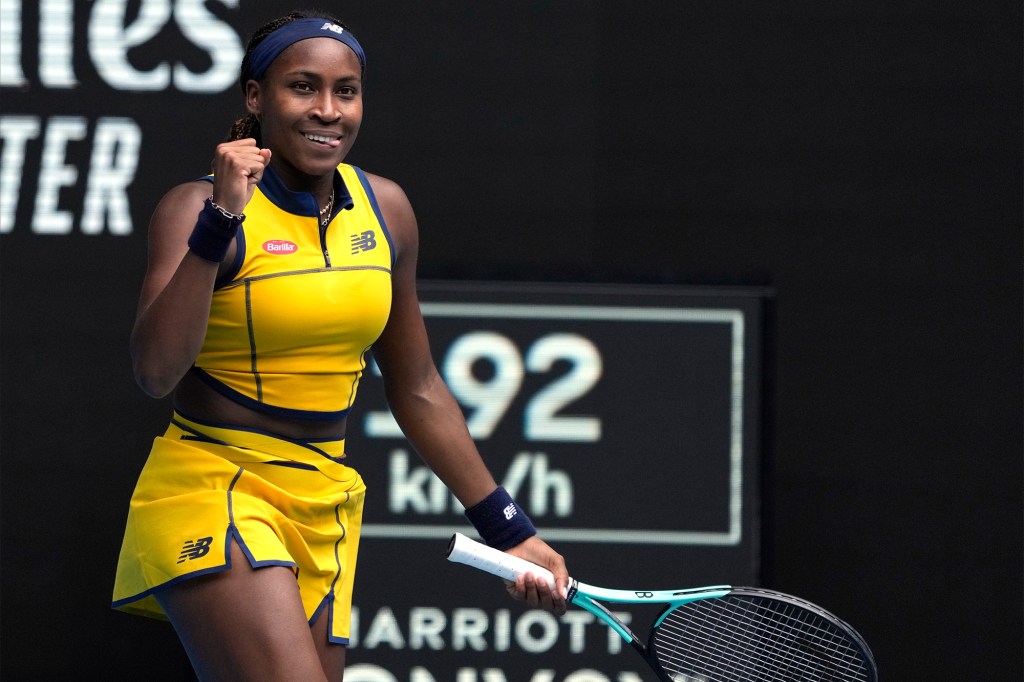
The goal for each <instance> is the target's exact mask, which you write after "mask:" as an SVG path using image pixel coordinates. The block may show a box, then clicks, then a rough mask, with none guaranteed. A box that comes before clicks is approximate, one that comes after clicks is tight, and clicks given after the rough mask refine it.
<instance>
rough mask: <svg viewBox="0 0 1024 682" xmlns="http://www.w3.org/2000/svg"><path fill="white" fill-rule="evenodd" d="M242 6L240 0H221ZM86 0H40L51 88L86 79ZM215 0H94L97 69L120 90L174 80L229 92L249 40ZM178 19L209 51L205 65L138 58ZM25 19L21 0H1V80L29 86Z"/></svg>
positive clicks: (91, 21)
mask: <svg viewBox="0 0 1024 682" xmlns="http://www.w3.org/2000/svg"><path fill="white" fill-rule="evenodd" d="M218 2H219V4H221V5H223V6H225V7H228V8H235V7H237V6H238V2H239V0H218ZM85 4H86V3H75V2H74V1H73V0H41V2H40V3H39V81H40V83H41V84H42V85H43V86H45V87H47V88H55V89H67V88H74V87H77V86H78V85H79V81H78V78H77V76H76V74H75V71H74V47H75V36H74V28H75V10H76V6H77V7H78V11H88V10H85V9H84V8H83V5H85ZM209 4H210V1H209V0H173V1H172V0H141V1H139V0H136V1H135V2H131V1H130V0H95V2H93V3H91V6H92V9H91V13H90V15H89V17H88V29H87V30H88V38H89V40H88V50H89V56H90V58H91V59H92V62H93V65H94V66H95V68H96V73H98V74H99V76H100V78H102V79H103V80H104V82H106V83H107V85H109V86H110V87H112V88H114V89H115V90H140V91H147V92H150V91H156V90H166V89H169V88H172V87H173V88H175V89H177V90H180V91H181V92H205V93H214V92H223V91H224V90H226V89H227V88H229V87H231V86H232V85H233V84H234V83H235V80H236V78H237V77H238V72H237V69H238V63H239V62H240V61H241V59H242V54H243V51H244V50H243V47H242V43H241V39H240V38H239V36H238V33H237V32H236V31H235V29H234V28H233V27H232V26H231V25H230V24H227V23H225V22H224V21H223V20H221V19H219V18H218V17H217V16H216V15H215V14H213V13H212V12H210V10H209V9H208V7H207V6H208V5H209ZM132 5H135V6H137V7H138V12H137V15H136V16H135V19H134V20H133V21H132V23H131V24H129V25H126V24H125V22H126V20H127V19H128V16H129V10H130V9H131V6H132ZM172 20H173V22H174V23H175V24H176V25H177V27H178V28H179V29H180V31H181V33H182V34H183V35H184V36H185V37H186V38H187V39H188V40H189V41H190V42H191V43H192V44H193V45H195V46H196V47H197V48H199V49H201V50H203V51H204V52H205V53H206V54H207V55H208V56H209V58H210V66H209V68H208V69H206V70H205V71H203V72H201V73H196V72H193V71H190V70H189V69H188V67H187V66H185V64H183V63H182V62H180V61H177V60H175V61H173V64H172V63H171V62H169V61H163V62H160V63H159V64H157V65H156V66H155V67H153V68H152V69H150V70H148V71H143V70H140V69H138V68H136V67H135V66H133V65H132V64H131V62H130V61H129V59H128V53H129V51H130V50H132V49H134V48H137V47H140V46H142V45H145V44H146V43H149V42H150V41H152V40H153V39H155V38H157V36H158V35H159V34H160V32H161V31H162V30H163V29H164V27H165V26H166V25H167V24H168V23H170V22H171V21H172ZM23 21H24V18H23V12H22V2H21V0H0V86H3V87H24V86H26V85H28V84H29V79H28V78H26V77H25V72H24V68H23V64H24V63H25V58H24V52H23V50H24V49H25V48H26V47H27V46H26V45H25V44H24V43H23V41H22V40H21V35H22V30H21V28H22V23H23Z"/></svg>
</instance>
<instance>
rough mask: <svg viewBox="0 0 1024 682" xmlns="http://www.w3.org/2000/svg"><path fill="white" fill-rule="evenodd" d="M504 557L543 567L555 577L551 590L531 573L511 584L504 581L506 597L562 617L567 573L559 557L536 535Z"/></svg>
mask: <svg viewBox="0 0 1024 682" xmlns="http://www.w3.org/2000/svg"><path fill="white" fill-rule="evenodd" d="M508 553H509V554H512V555H514V556H517V557H520V558H521V559H526V560H527V561H532V562H533V563H535V564H537V565H538V566H543V567H544V568H546V569H548V570H549V571H551V573H552V574H554V576H555V588H554V589H551V586H550V585H549V584H548V583H547V581H546V580H540V579H538V578H536V577H535V576H534V575H533V574H531V573H527V574H526V575H521V576H519V577H518V578H516V581H515V582H514V583H513V582H509V581H506V582H505V589H506V590H508V593H509V595H510V596H511V597H512V598H513V599H516V600H518V601H525V602H526V603H527V604H528V605H529V606H530V607H532V608H541V609H544V610H545V611H550V612H552V613H554V614H557V615H562V614H563V613H565V605H566V601H565V597H566V594H567V593H568V591H569V572H568V571H567V570H566V568H565V560H564V559H563V558H562V555H561V554H559V553H558V552H556V551H555V550H553V549H551V547H550V546H548V544H547V543H546V542H544V541H543V540H541V539H540V538H539V537H537V536H536V535H535V536H533V537H531V538H528V539H526V540H524V541H523V542H521V543H519V544H518V545H516V546H515V547H513V548H512V549H510V550H508Z"/></svg>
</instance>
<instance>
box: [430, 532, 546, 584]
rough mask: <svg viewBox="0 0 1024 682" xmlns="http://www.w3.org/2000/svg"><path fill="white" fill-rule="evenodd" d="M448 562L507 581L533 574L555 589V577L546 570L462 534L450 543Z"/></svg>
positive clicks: (455, 536) (453, 538) (458, 534)
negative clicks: (463, 565)
mask: <svg viewBox="0 0 1024 682" xmlns="http://www.w3.org/2000/svg"><path fill="white" fill-rule="evenodd" d="M448 561H454V562H456V563H460V564H465V565H467V566H472V567H473V568H476V569H479V570H481V571H485V572H487V573H490V574H492V575H496V576H498V577H499V578H504V579H505V580H510V581H515V579H516V578H517V577H518V576H521V575H525V574H526V573H532V574H533V576H534V577H535V578H536V579H537V580H543V581H545V582H546V583H547V584H548V585H550V586H551V589H552V590H554V589H555V576H554V574H552V573H551V571H549V570H548V569H546V568H543V567H542V566H538V565H537V564H535V563H533V562H530V561H527V560H526V559H520V558H519V557H517V556H512V555H511V554H508V553H506V552H502V551H501V550H498V549H494V548H493V547H488V546H487V545H485V544H482V543H479V542H477V541H476V540H473V539H472V538H468V537H466V536H465V535H463V534H462V533H456V534H455V535H453V536H452V539H451V542H449V543H448Z"/></svg>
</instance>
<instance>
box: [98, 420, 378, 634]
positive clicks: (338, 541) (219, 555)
mask: <svg viewBox="0 0 1024 682" xmlns="http://www.w3.org/2000/svg"><path fill="white" fill-rule="evenodd" d="M344 447H345V441H344V440H338V441H323V442H319V441H318V442H305V443H299V442H295V441H290V440H285V439H281V438H277V437H275V436H273V435H270V434H265V433H259V432H254V431H243V430H237V429H230V428H219V427H216V426H211V425H207V424H202V423H200V422H197V421H194V420H189V419H186V418H184V417H182V416H181V415H180V414H175V415H174V419H173V420H172V422H171V425H170V426H169V427H168V429H167V431H166V432H165V433H164V435H163V436H161V437H158V438H156V439H155V441H154V443H153V448H152V451H151V452H150V456H149V459H148V460H147V462H146V465H145V467H144V468H143V471H142V474H141V475H140V477H139V481H138V484H137V485H136V488H135V492H134V493H133V495H132V499H131V504H130V506H129V512H128V521H127V524H126V528H125V536H124V542H123V544H122V547H121V553H120V557H119V559H118V566H117V576H116V578H115V584H114V593H113V606H114V608H117V609H120V610H123V611H127V612H131V613H136V614H140V615H145V616H150V617H154V618H166V615H165V614H164V612H163V610H162V609H161V608H160V606H159V604H158V603H157V601H156V599H154V598H153V596H152V595H153V594H154V593H155V592H158V591H159V590H161V589H164V588H166V587H168V586H170V585H173V584H175V583H177V582H180V581H182V580H187V579H190V578H194V577H197V576H200V575H204V574H207V573H212V572H216V571H222V570H225V569H228V568H230V566H229V564H228V556H229V555H228V550H229V545H228V543H229V542H230V541H231V540H234V541H235V542H237V543H238V544H239V545H240V546H241V548H242V549H243V551H244V552H245V554H246V556H247V557H248V558H249V561H250V563H251V564H252V565H253V566H255V567H259V566H274V565H278V566H290V567H292V569H293V571H295V573H296V581H297V583H298V587H299V593H300V595H301V598H302V604H303V607H304V608H305V612H306V617H307V618H308V619H309V620H310V621H311V622H312V620H313V619H314V618H316V617H322V615H323V613H322V612H321V610H322V609H323V608H325V607H326V615H327V617H328V618H329V619H330V623H329V630H328V631H329V633H330V634H329V636H330V639H331V641H333V642H337V643H341V644H347V643H348V637H349V621H350V616H351V608H352V584H353V579H354V577H355V566H356V558H357V554H358V547H359V532H360V528H361V525H362V511H363V498H364V495H365V492H366V488H365V486H364V485H363V480H362V478H361V477H360V476H359V474H358V473H356V472H355V471H354V470H353V469H351V468H349V467H347V466H345V465H344V464H342V463H341V460H342V459H343V458H344Z"/></svg>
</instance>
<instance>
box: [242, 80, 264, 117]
mask: <svg viewBox="0 0 1024 682" xmlns="http://www.w3.org/2000/svg"><path fill="white" fill-rule="evenodd" d="M245 107H246V109H248V111H249V113H250V114H252V115H254V116H255V117H256V118H260V111H261V109H262V105H261V101H260V84H259V83H258V82H256V81H254V80H250V81H248V82H247V83H246V84H245Z"/></svg>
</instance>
